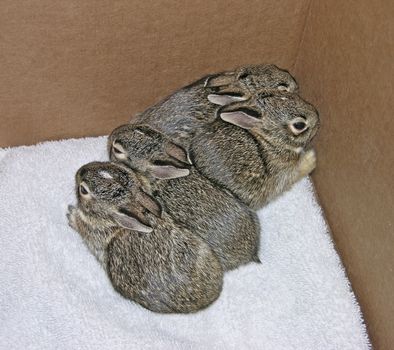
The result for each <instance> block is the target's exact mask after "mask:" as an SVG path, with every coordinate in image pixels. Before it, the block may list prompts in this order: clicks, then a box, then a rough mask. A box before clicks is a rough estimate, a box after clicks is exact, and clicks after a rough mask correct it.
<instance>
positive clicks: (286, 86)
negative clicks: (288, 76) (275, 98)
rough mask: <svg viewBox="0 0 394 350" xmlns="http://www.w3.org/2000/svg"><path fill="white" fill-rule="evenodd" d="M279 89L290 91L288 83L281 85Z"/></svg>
mask: <svg viewBox="0 0 394 350" xmlns="http://www.w3.org/2000/svg"><path fill="white" fill-rule="evenodd" d="M277 89H278V90H280V91H289V84H287V83H280V84H279V85H278V86H277Z"/></svg>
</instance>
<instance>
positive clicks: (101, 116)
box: [0, 0, 308, 147]
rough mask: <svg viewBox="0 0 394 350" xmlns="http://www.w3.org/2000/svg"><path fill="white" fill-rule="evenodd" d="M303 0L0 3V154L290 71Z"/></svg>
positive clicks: (106, 128) (99, 130) (101, 129)
mask: <svg viewBox="0 0 394 350" xmlns="http://www.w3.org/2000/svg"><path fill="white" fill-rule="evenodd" d="M307 5H308V1H307V0H302V1H296V2H294V1H292V0H281V1H280V2H278V1H276V0H265V1H259V0H250V1H226V0H218V1H205V0H186V1H166V0H156V1H137V0H103V1H93V0H84V1H79V0H68V1H60V0H18V1H14V0H3V1H2V2H1V5H0V81H1V84H0V106H1V108H0V121H1V129H0V147H2V146H14V145H21V144H32V143H35V142H38V141H42V140H49V139H59V138H68V137H81V136H86V135H92V136H93V135H102V134H106V133H109V132H110V131H111V130H112V129H113V128H114V127H115V126H117V125H119V124H122V123H124V122H126V121H127V120H128V119H129V117H130V116H131V115H132V114H134V113H136V112H138V111H142V110H144V109H145V108H147V107H148V106H149V105H151V104H152V103H153V102H155V101H158V100H160V99H161V98H163V97H165V96H166V95H167V94H170V93H171V92H172V91H173V90H175V89H177V88H179V87H181V86H183V85H185V84H187V83H189V82H191V81H193V80H195V79H197V78H199V77H201V76H202V75H204V74H206V73H208V72H215V71H219V70H223V69H227V68H233V67H235V66H238V65H241V64H246V63H262V62H277V64H278V65H280V66H283V67H289V66H290V65H291V63H292V62H293V61H294V57H295V54H296V50H297V45H298V38H299V37H300V35H301V32H302V29H303V24H304V22H305V16H306V13H307V11H306V8H307Z"/></svg>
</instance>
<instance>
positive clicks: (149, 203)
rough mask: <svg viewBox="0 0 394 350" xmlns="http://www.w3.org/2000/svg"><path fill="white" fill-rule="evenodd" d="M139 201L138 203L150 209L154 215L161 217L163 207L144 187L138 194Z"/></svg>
mask: <svg viewBox="0 0 394 350" xmlns="http://www.w3.org/2000/svg"><path fill="white" fill-rule="evenodd" d="M137 201H138V204H140V205H141V206H143V207H144V208H145V209H147V210H149V211H150V212H151V213H152V214H153V215H156V216H157V217H159V218H160V217H161V213H162V208H161V205H160V203H158V202H157V201H156V200H155V199H154V198H153V197H151V196H150V195H149V194H147V193H146V192H145V191H143V190H142V189H141V191H140V192H139V193H138V195H137Z"/></svg>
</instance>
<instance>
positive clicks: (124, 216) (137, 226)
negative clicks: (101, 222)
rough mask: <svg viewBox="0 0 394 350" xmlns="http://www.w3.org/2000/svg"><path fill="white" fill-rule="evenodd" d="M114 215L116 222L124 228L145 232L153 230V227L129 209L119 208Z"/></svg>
mask: <svg viewBox="0 0 394 350" xmlns="http://www.w3.org/2000/svg"><path fill="white" fill-rule="evenodd" d="M112 217H113V219H114V220H115V221H116V223H117V224H118V225H119V226H121V227H123V228H127V229H129V230H133V231H138V232H145V233H149V232H152V231H153V228H152V227H150V226H148V225H146V224H144V223H142V222H141V221H140V220H139V219H137V218H136V217H135V216H134V215H133V213H132V212H130V211H129V210H127V209H124V208H120V209H119V210H117V211H115V212H113V214H112Z"/></svg>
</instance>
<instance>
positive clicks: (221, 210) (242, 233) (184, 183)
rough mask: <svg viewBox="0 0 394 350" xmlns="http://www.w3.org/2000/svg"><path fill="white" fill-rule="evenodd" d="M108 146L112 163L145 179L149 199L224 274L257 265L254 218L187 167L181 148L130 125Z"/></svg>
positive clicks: (115, 133)
mask: <svg viewBox="0 0 394 350" xmlns="http://www.w3.org/2000/svg"><path fill="white" fill-rule="evenodd" d="M108 147H109V153H110V157H111V160H112V161H121V162H123V163H124V164H126V165H128V166H130V167H131V168H133V169H135V170H139V171H140V172H142V173H144V174H145V175H146V176H147V177H148V178H149V182H150V183H151V190H152V193H153V195H154V196H155V198H157V199H158V200H159V201H160V202H161V203H162V205H163V206H164V207H165V208H166V210H167V211H168V213H169V214H170V215H171V217H173V218H174V220H175V221H176V222H178V223H179V224H181V225H183V226H186V227H188V228H189V229H190V230H191V231H192V232H193V233H195V234H197V235H198V236H200V237H201V238H203V239H204V240H205V241H206V242H207V243H208V244H209V246H210V247H211V248H212V249H213V250H214V252H215V253H216V255H217V256H218V258H219V260H220V262H221V264H222V266H223V269H224V270H230V269H234V268H236V267H238V266H239V265H241V264H246V263H248V262H251V261H255V262H259V259H258V248H259V237H260V226H259V221H258V218H257V216H256V214H255V213H254V212H253V211H252V210H250V209H249V208H248V207H247V206H246V205H244V204H243V203H241V202H240V201H239V200H237V199H236V198H234V196H233V195H231V194H230V193H229V192H228V191H226V190H221V189H219V188H217V187H215V186H214V185H212V183H211V182H210V181H209V180H208V179H207V178H205V177H204V176H202V175H201V174H199V173H198V171H196V169H195V168H194V167H193V166H190V164H189V163H188V157H187V152H186V151H185V150H184V149H183V148H182V147H180V146H179V145H176V144H175V143H173V142H171V141H170V139H169V138H168V137H166V136H164V135H163V134H162V133H160V132H158V131H155V130H153V129H152V128H150V127H148V126H144V125H130V124H129V125H123V126H120V127H119V128H117V129H115V130H114V131H113V132H112V134H111V135H110V137H109V140H108ZM185 175H188V176H185Z"/></svg>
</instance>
